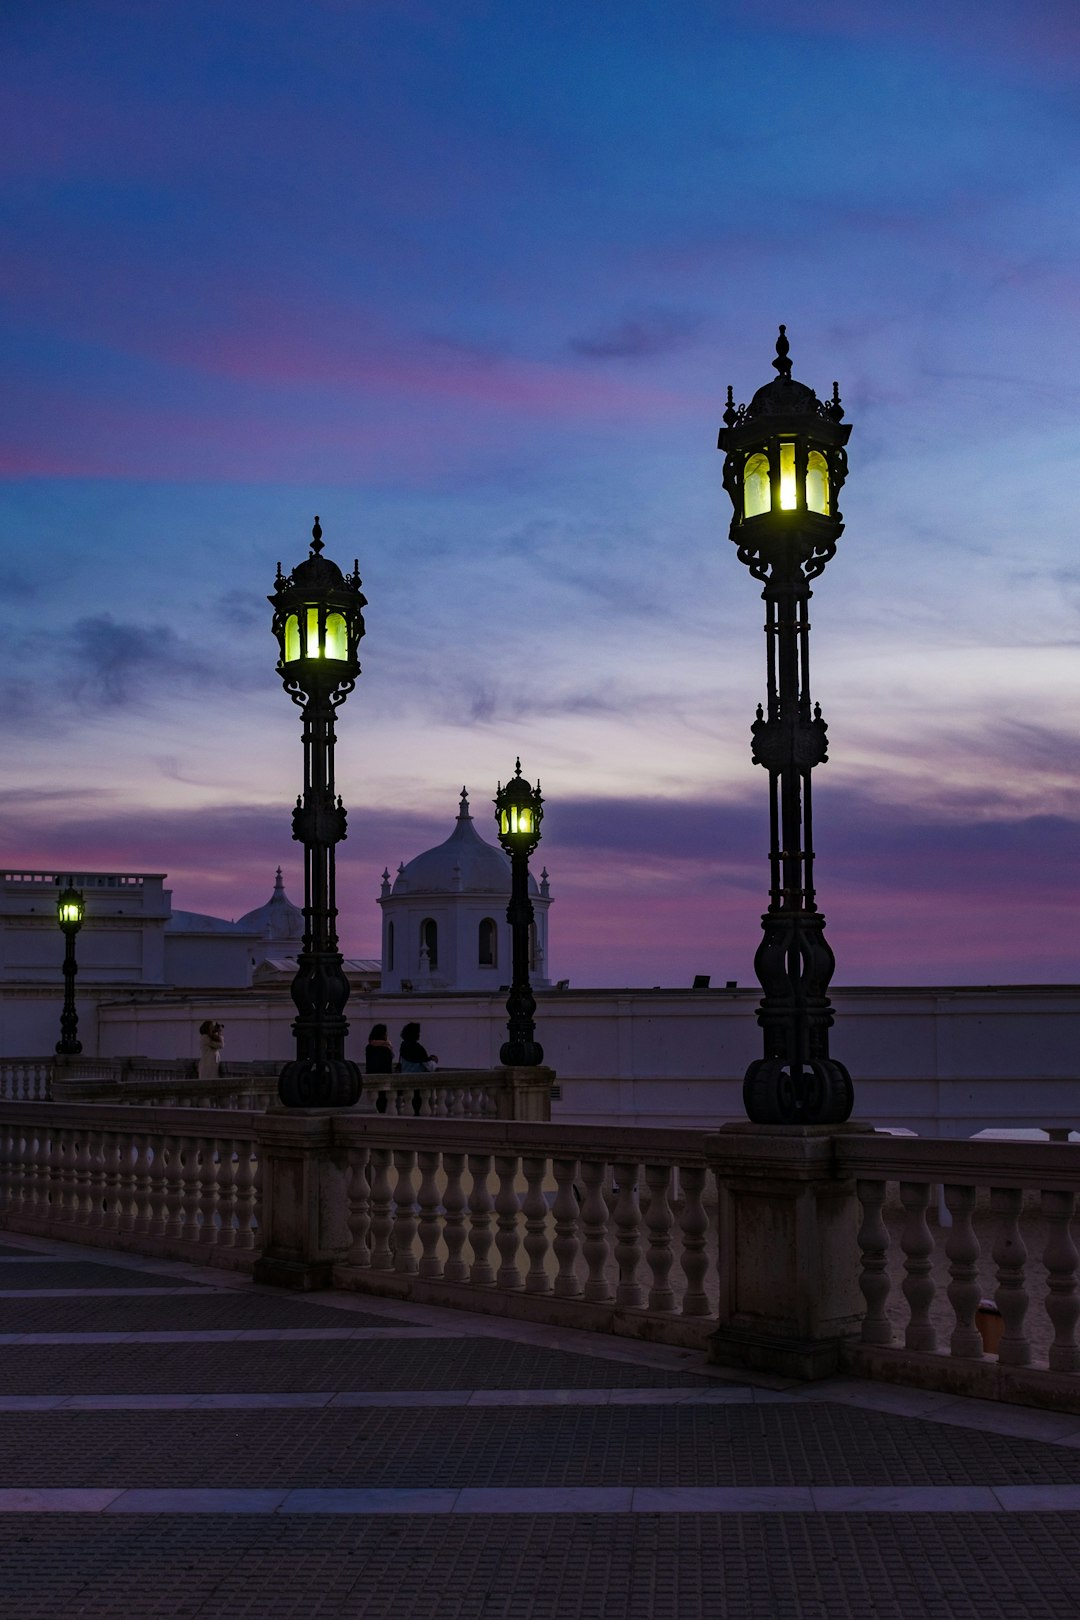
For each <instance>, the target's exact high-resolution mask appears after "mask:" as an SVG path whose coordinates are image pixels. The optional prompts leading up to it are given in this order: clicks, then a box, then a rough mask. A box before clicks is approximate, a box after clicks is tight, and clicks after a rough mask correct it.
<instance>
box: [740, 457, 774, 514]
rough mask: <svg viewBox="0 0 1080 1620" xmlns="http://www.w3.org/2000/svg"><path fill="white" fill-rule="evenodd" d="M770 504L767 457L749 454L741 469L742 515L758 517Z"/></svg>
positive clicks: (770, 494) (770, 493) (770, 492)
mask: <svg viewBox="0 0 1080 1620" xmlns="http://www.w3.org/2000/svg"><path fill="white" fill-rule="evenodd" d="M771 506H772V490H771V489H770V487H769V458H768V456H765V455H762V454H760V452H759V454H758V455H756V456H750V457H748V459H747V463H746V466H745V467H744V469H743V516H744V517H748V518H751V517H759V516H760V514H761V513H762V512H767V511H768V510H769V508H770V507H771Z"/></svg>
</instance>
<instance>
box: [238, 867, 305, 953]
mask: <svg viewBox="0 0 1080 1620" xmlns="http://www.w3.org/2000/svg"><path fill="white" fill-rule="evenodd" d="M236 926H237V927H238V928H247V929H250V930H251V932H252V933H254V934H258V936H259V938H260V940H267V941H269V940H272V941H274V943H275V944H281V943H283V942H286V941H292V940H295V941H296V942H297V944H299V943H300V941H301V940H302V939H303V937H304V913H303V912H302V911H301V910H300V907H299V906H294V905H293V903H292V901H291V900H290V899H289V897H288V895H287V894H286V893H285V885H284V883H283V882H282V880H281V867H280V866H279V867H278V869H277V879H276V881H275V883H274V892H273V894H272V895H271V896H270V898H269V900H268V901H267V902H266V904H265V905H264V906H256V908H255V910H254V911H246V912H245V913H244V915H243V916H242V917H241V918H240V921H239V922H238V923H237V925H236Z"/></svg>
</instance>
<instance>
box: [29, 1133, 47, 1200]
mask: <svg viewBox="0 0 1080 1620" xmlns="http://www.w3.org/2000/svg"><path fill="white" fill-rule="evenodd" d="M45 1139H46V1131H45V1129H44V1128H42V1127H41V1126H38V1125H34V1126H32V1127H31V1129H30V1130H29V1131H28V1132H27V1134H26V1211H27V1214H28V1215H33V1216H36V1215H37V1214H38V1211H39V1209H40V1207H41V1202H42V1190H43V1189H42V1167H43V1164H44V1158H45V1148H46V1140H45Z"/></svg>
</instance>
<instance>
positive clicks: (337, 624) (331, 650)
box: [326, 613, 349, 663]
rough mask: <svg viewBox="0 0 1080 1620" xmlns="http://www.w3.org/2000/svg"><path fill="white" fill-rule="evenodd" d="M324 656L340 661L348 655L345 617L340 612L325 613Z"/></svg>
mask: <svg viewBox="0 0 1080 1620" xmlns="http://www.w3.org/2000/svg"><path fill="white" fill-rule="evenodd" d="M326 656H327V658H336V659H339V660H340V661H341V662H342V663H344V662H345V660H346V659H347V658H348V656H349V640H348V636H347V634H346V631H345V618H344V615H343V614H341V613H328V614H327V615H326Z"/></svg>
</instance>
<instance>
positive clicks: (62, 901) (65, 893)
mask: <svg viewBox="0 0 1080 1620" xmlns="http://www.w3.org/2000/svg"><path fill="white" fill-rule="evenodd" d="M85 915H86V904H85V901H84V900H83V897H82V894H81V893H80V892H79V890H78V889H77V888H76V887H75V884H74V881H73V879H71V878H68V882H67V888H66V889H64V890H62V891H61V894H60V897H59V899H58V900H57V902H56V918H57V921H58V922H59V924H60V927H61V928H62V929H63V930H64V932H65V933H71V934H77V933H78V932H79V929H80V928H81V927H82V925H83V918H84V917H85Z"/></svg>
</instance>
